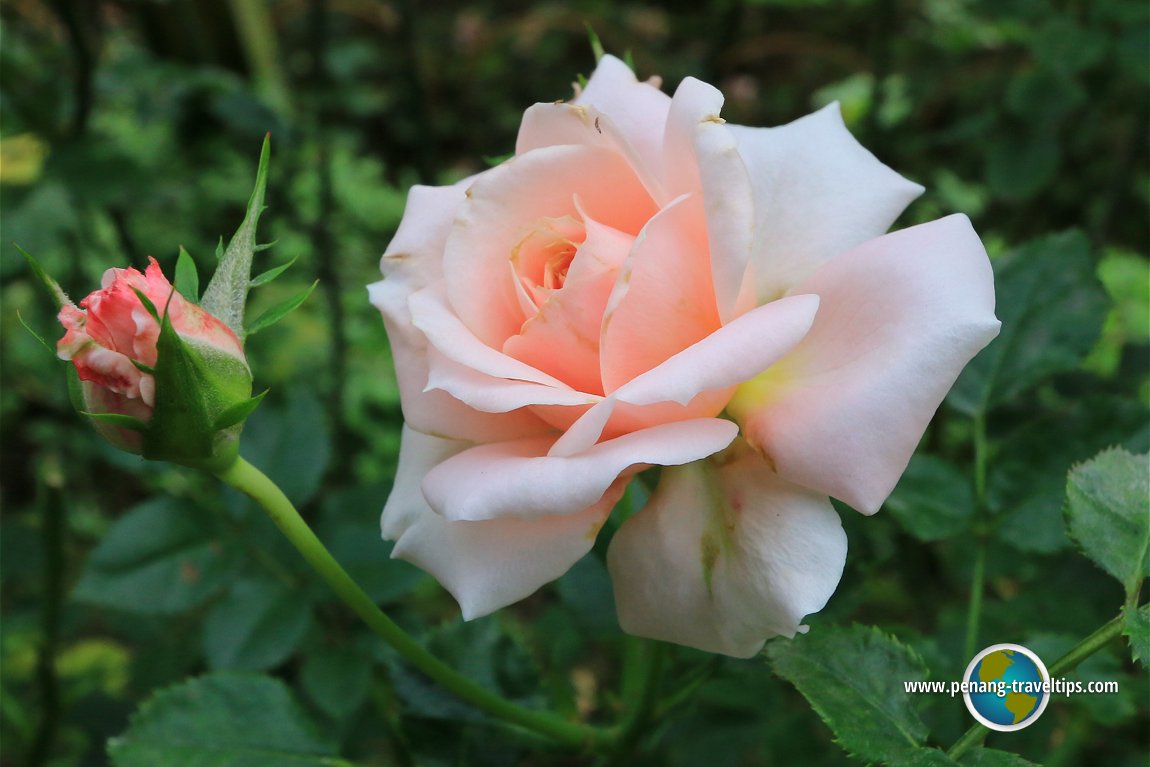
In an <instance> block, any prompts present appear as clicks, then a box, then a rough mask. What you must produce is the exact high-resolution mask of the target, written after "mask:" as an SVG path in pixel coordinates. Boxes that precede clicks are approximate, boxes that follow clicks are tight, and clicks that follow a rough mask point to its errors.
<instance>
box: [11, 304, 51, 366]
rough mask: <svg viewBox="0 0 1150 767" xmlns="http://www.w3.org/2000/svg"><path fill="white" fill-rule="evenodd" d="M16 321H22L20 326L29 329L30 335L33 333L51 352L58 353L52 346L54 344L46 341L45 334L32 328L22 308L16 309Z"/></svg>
mask: <svg viewBox="0 0 1150 767" xmlns="http://www.w3.org/2000/svg"><path fill="white" fill-rule="evenodd" d="M16 321H17V322H19V323H20V326H21V327H22V328H24V329H25V330H27V331H28V333H29V334H30V335H31V336H32V337H33V338H35V339H36V340H37V341H39V342H40V345H41V346H43V347H44V348H45V349H47V350H48V351H50V352H51V353H52V354H53V355H55V354H56V350H55V349H54V348H53V347H52V345H51V344H49V343H48V342H47V341H45V340H44V336H42V335H40V334H39V333H37V332H36V331H35V330H33V329H32V326H31V325H29V324H28V323H27V322H26V321H25V320H24V317H23V315H21V314H20V310H19V309H17V310H16Z"/></svg>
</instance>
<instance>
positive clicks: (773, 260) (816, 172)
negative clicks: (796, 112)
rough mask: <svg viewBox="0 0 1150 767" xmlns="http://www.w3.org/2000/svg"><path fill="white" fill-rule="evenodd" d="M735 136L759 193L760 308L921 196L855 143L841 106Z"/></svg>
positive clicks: (880, 229) (736, 129)
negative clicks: (762, 304) (844, 121)
mask: <svg viewBox="0 0 1150 767" xmlns="http://www.w3.org/2000/svg"><path fill="white" fill-rule="evenodd" d="M731 130H732V132H733V134H734V136H735V138H736V139H737V140H738V144H739V154H740V155H741V156H742V158H743V161H744V162H745V163H746V166H747V169H748V171H749V172H750V177H751V179H752V182H751V183H752V185H753V188H754V207H755V225H754V228H755V240H754V245H753V247H752V253H753V255H752V260H753V272H754V275H755V280H756V284H757V292H758V296H759V301H760V302H762V301H766V300H771V299H774V298H778V297H779V296H781V295H784V294H785V293H786V292H787V291H789V290H790V289H791V288H793V287H794V286H795V285H797V284H798V283H799V282H800V281H802V280H803V279H804V278H806V277H807V276H808V275H810V274H811V273H812V272H814V271H815V270H816V269H817V268H818V267H819V266H821V265H822V264H823V263H825V262H826V261H828V260H830V259H832V258H834V257H835V256H837V255H838V254H839V253H842V252H843V251H845V250H847V249H848V248H852V247H854V246H855V245H858V244H860V243H862V242H866V241H867V240H869V239H871V238H873V237H878V236H879V235H881V234H883V233H884V232H886V230H887V229H889V228H890V226H891V224H893V223H894V220H895V219H896V218H898V217H899V215H900V214H901V213H902V211H903V210H904V209H905V208H906V206H907V205H909V204H910V203H911V201H913V200H914V199H915V198H916V197H918V196H919V195H920V194H922V187H921V186H919V185H918V184H915V183H913V182H911V181H907V180H906V179H904V178H903V177H902V176H900V175H898V174H897V173H895V172H894V171H893V170H891V169H890V168H888V167H887V166H885V165H883V164H882V163H881V162H879V160H878V159H876V158H875V156H874V155H873V154H871V153H870V152H869V151H867V150H866V149H865V148H863V146H862V145H861V144H859V143H858V142H857V141H856V140H855V138H854V137H853V136H852V135H851V134H850V132H849V131H848V130H847V128H846V126H845V125H844V124H843V120H842V115H841V113H840V112H839V105H838V103H837V102H836V103H833V104H830V105H829V106H827V107H824V108H823V109H821V110H819V111H818V112H815V113H814V114H811V115H807V116H806V117H802V118H800V119H798V120H795V121H794V122H792V123H788V124H787V125H783V126H781V127H778V128H747V127H743V126H731Z"/></svg>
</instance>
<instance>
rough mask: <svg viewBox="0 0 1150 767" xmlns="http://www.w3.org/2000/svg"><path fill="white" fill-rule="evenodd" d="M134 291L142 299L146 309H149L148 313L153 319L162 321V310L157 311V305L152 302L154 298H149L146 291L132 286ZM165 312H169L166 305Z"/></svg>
mask: <svg viewBox="0 0 1150 767" xmlns="http://www.w3.org/2000/svg"><path fill="white" fill-rule="evenodd" d="M132 292H133V293H135V294H136V298H138V299H140V303H141V304H143V305H144V309H146V310H147V312H148V314H150V315H152V319H153V320H155V321H156V322H159V321H160V312H159V311H157V309H156V305H155V304H153V303H152V299H150V298H148V297H147V296H146V295H145V294H144V291H142V290H140V289H139V288H132ZM164 314H167V308H166V307H165V310H164Z"/></svg>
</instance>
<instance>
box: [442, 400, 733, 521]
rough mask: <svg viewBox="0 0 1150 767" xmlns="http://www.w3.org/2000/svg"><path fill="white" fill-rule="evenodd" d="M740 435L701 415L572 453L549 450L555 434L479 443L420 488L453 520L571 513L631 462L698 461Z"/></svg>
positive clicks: (594, 498) (602, 490) (599, 492)
mask: <svg viewBox="0 0 1150 767" xmlns="http://www.w3.org/2000/svg"><path fill="white" fill-rule="evenodd" d="M737 433H738V427H737V426H735V424H733V423H731V422H730V421H726V420H722V419H718V418H699V419H695V420H690V421H679V422H677V423H668V424H662V425H660V426H655V427H652V428H650V429H645V430H644V431H639V432H634V433H632V434H626V435H624V436H622V437H618V438H616V439H612V440H608V441H606V442H601V443H599V444H597V445H595V446H593V447H591V448H589V449H588V450H585V451H584V452H582V453H579V454H578V455H573V456H570V457H554V456H548V455H547V450H548V448H550V447H551V443H552V442H553V441H554V439H553V438H550V437H542V438H531V439H522V440H514V441H509V442H498V443H494V444H487V445H479V446H478V447H473V448H471V449H469V450H466V451H464V452H462V453H460V454H459V455H457V456H454V457H452V458H450V459H448V460H446V461H444V462H443V463H441V464H440V465H438V466H436V467H435V468H434V469H432V470H431V472H429V473H428V475H427V477H426V478H425V479H424V480H423V494H424V495H425V496H426V497H427V500H428V502H429V503H430V504H431V507H432V508H433V509H435V510H436V511H437V512H439V513H440V514H442V515H443V516H444V517H446V518H448V519H452V520H477V519H493V518H496V517H541V516H547V515H555V514H560V515H561V514H573V513H576V512H579V511H581V510H583V509H585V508H587V507H588V506H590V505H592V504H593V503H595V502H596V501H597V500H598V499H599V498H600V497H602V495H603V493H605V492H606V491H607V488H608V487H610V486H611V483H613V482H614V481H615V480H616V478H618V477H619V475H620V474H622V473H623V472H624V471H626V470H627V469H629V468H631V467H632V466H635V465H640V464H652V465H658V466H674V465H677V464H681V463H687V462H690V461H695V460H698V459H699V458H704V457H706V456H708V455H711V454H712V453H716V452H718V451H719V450H722V449H723V448H725V447H726V446H727V445H729V444H730V443H731V440H733V439H734V438H735V435H736V434H737Z"/></svg>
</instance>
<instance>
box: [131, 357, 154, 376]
mask: <svg viewBox="0 0 1150 767" xmlns="http://www.w3.org/2000/svg"><path fill="white" fill-rule="evenodd" d="M132 365H134V366H135V368H136V370H139V371H140V372H141V373H147V374H148V375H150V376H154V375H155V374H156V369H155V368H154V367H152V366H151V365H145V364H144V363H142V362H140V361H139V360H132Z"/></svg>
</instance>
